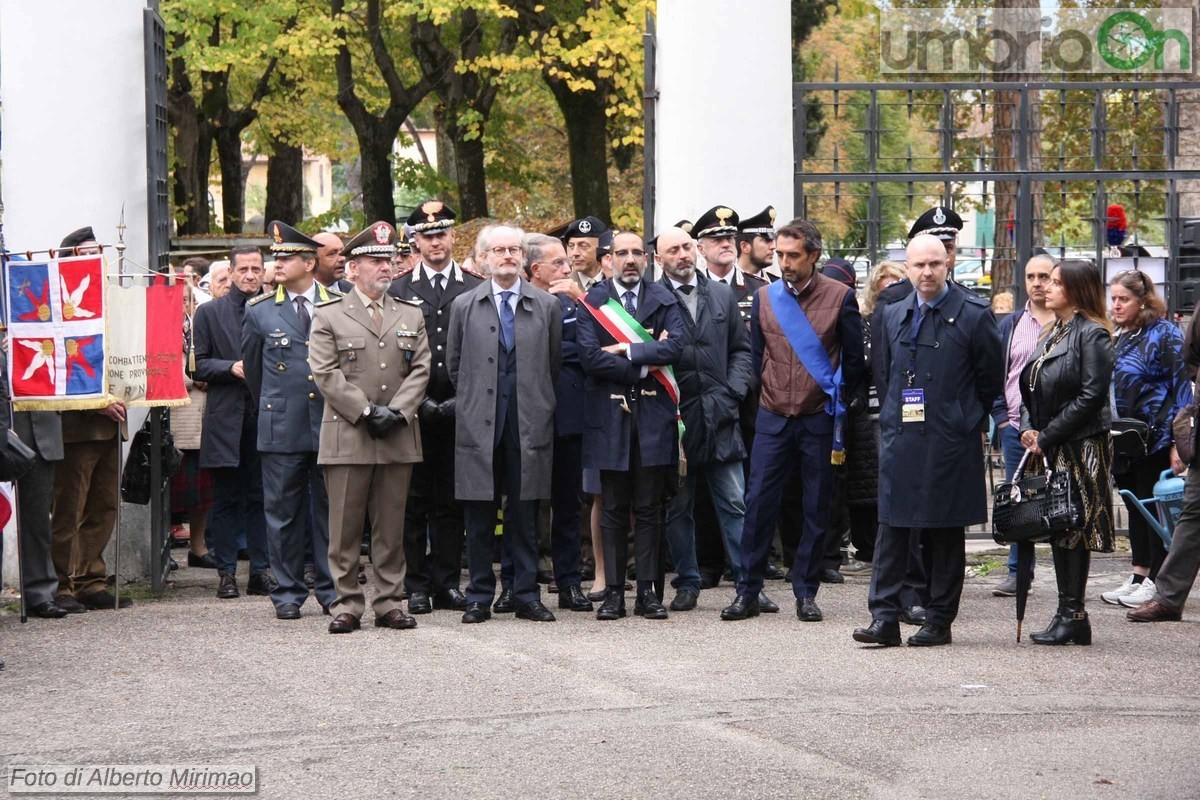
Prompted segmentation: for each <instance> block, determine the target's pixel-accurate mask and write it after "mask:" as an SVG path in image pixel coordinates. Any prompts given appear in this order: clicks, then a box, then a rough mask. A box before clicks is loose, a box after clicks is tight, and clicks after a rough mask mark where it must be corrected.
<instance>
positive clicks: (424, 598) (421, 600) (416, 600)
mask: <svg viewBox="0 0 1200 800" xmlns="http://www.w3.org/2000/svg"><path fill="white" fill-rule="evenodd" d="M408 613H410V614H432V613H433V605H432V604H431V603H430V602H429V595H428V594H426V593H425V592H413V593H412V594H410V595H409V596H408Z"/></svg>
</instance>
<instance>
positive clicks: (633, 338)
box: [580, 297, 687, 475]
mask: <svg viewBox="0 0 1200 800" xmlns="http://www.w3.org/2000/svg"><path fill="white" fill-rule="evenodd" d="M580 302H581V304H582V305H583V306H584V307H585V308H587V310H588V311H590V312H591V314H592V316H593V317H594V318H595V320H596V322H598V323H600V327H602V328H604V330H606V331H608V335H609V336H611V337H613V338H614V339H616V340H617V341H618V342H624V343H625V344H633V343H634V342H653V341H654V337H653V336H651V335H650V334H649V333H648V332H647V331H646V329H645V328H643V327H642V324H641V323H640V322H638V321H637V320H636V319H634V318H633V316H632V315H631V314H630V313H629V312H628V311H626V310H625V306H623V305H621V304H620V303H618V302H617V301H616V299H615V298H612V297H610V298H608V302H607V303H605V304H604V305H602V306H600V307H599V308H597V307H596V306H593V305H592V304H591V303H589V302H588V301H587V300H582V301H580ZM646 366H647V367H648V369H649V372H650V374H651V375H653V376H654V379H655V380H656V381H658V382H659V383H661V384H662V386H663V388H664V389H666V390H667V395H668V396H669V397H670V398H671V400H672V401H674V403H675V421H676V423H678V427H679V474H680V475H686V474H687V457H686V456H685V455H684V452H683V432H684V427H683V416H682V415H681V414H680V413H679V384H678V383H677V382H676V381H675V370H674V369H673V368H672V367H671V366H670V365H664V366H656V365H649V364H648V365H646Z"/></svg>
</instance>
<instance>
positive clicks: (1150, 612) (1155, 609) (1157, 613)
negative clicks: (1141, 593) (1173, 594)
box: [1125, 600, 1183, 622]
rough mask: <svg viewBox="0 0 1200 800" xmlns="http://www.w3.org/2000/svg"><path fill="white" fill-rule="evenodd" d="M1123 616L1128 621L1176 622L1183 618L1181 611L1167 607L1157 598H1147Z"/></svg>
mask: <svg viewBox="0 0 1200 800" xmlns="http://www.w3.org/2000/svg"><path fill="white" fill-rule="evenodd" d="M1125 618H1126V619H1128V620H1129V621H1130V622H1178V621H1179V620H1181V619H1183V612H1182V611H1176V610H1175V609H1173V608H1168V607H1167V606H1164V605H1163V604H1162V603H1160V602H1158V601H1157V600H1147V601H1146V602H1144V603H1142V604H1141V605H1140V606H1138V607H1137V608H1135V609H1133V610H1132V611H1129V612H1128V613H1127V614H1125Z"/></svg>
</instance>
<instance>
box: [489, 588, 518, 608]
mask: <svg viewBox="0 0 1200 800" xmlns="http://www.w3.org/2000/svg"><path fill="white" fill-rule="evenodd" d="M516 610H517V604H516V603H515V602H514V601H513V593H512V589H505V590H503V591H502V592H500V599H498V600H497V601H496V604H495V605H493V606H492V611H494V612H496V613H497V614H511V613H513V612H514V611H516Z"/></svg>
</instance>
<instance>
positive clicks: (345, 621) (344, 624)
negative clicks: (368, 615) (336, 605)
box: [329, 612, 359, 633]
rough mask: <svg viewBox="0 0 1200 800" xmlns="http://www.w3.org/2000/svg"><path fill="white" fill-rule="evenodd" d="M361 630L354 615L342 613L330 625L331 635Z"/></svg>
mask: <svg viewBox="0 0 1200 800" xmlns="http://www.w3.org/2000/svg"><path fill="white" fill-rule="evenodd" d="M358 628H359V622H358V617H356V616H354V615H353V614H350V613H347V612H342V613H341V614H338V615H337V616H336V617H334V618H333V622H330V623H329V632H330V633H350V632H351V631H356V630H358Z"/></svg>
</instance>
